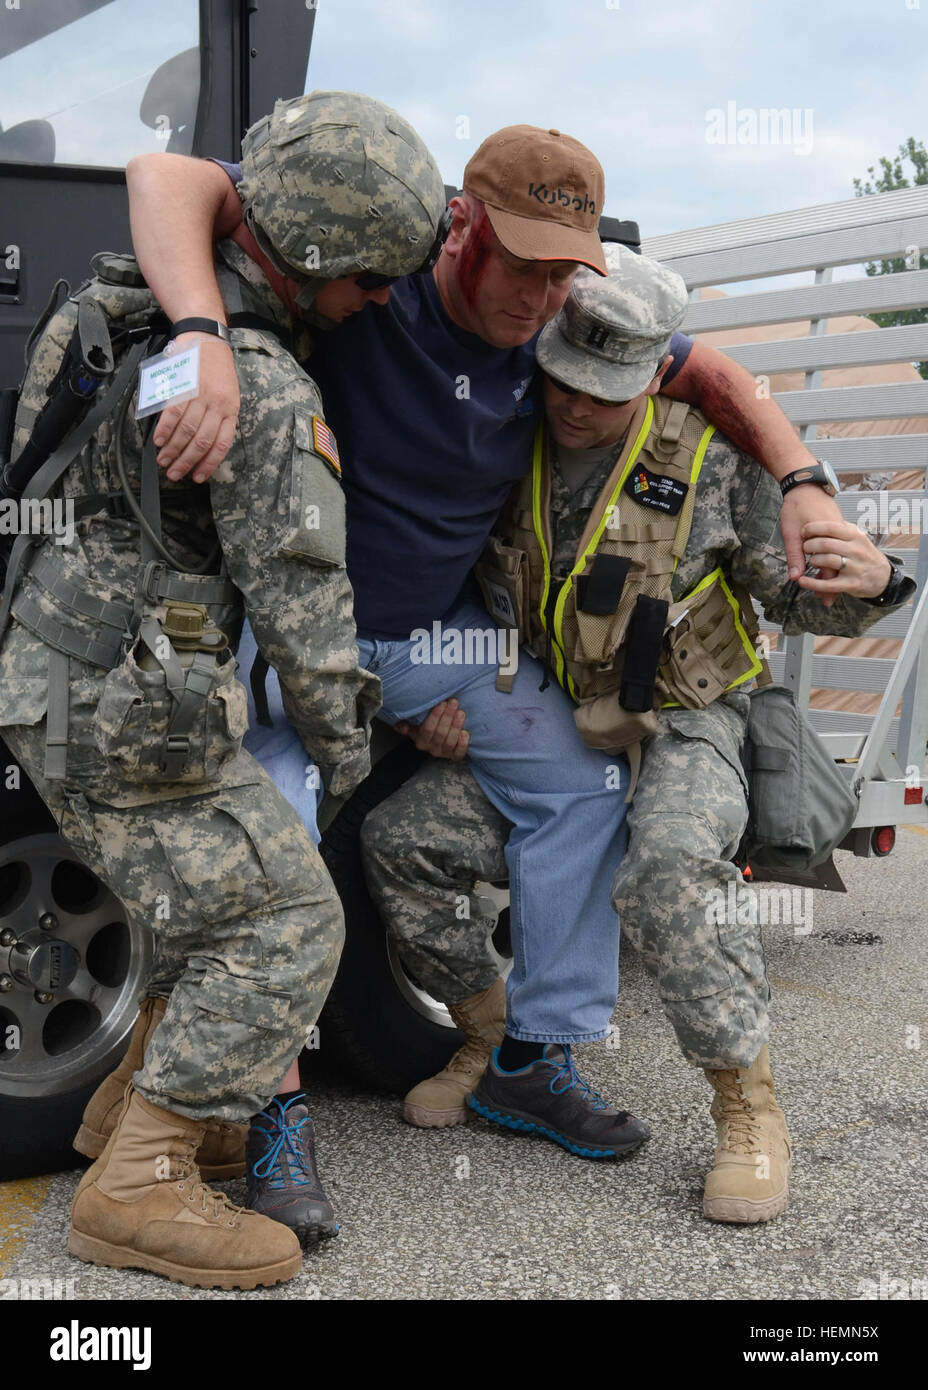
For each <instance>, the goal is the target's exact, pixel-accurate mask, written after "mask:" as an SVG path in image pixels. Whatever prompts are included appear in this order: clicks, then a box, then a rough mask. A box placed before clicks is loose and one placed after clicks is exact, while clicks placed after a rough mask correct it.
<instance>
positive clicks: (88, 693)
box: [3, 663, 344, 1122]
mask: <svg viewBox="0 0 928 1390" xmlns="http://www.w3.org/2000/svg"><path fill="white" fill-rule="evenodd" d="M72 665H73V663H72ZM92 684H93V682H92V681H91V680H90V678H87V677H85V678H83V679H82V681H81V682H80V683H79V686H85V687H88V688H87V689H83V690H81V689H80V688H79V687H74V686H72V701H71V711H72V719H71V730H70V739H71V742H70V744H69V768H70V766H71V763H72V761H73V762H74V763H75V764H76V765H78V766H79V765H80V764H81V762H82V759H81V753H82V751H83V752H85V753H86V755H87V756H86V758H85V760H84V767H83V775H81V776H80V780H73V779H72V780H70V781H69V782H67V783H61V782H57V781H55V782H49V781H47V780H46V778H45V777H44V775H43V771H42V769H43V764H44V757H45V721H44V719H43V720H42V721H41V722H40V723H37V724H35V725H34V726H32V727H26V726H25V725H16V726H13V727H8V728H4V730H3V736H4V738H5V739H6V741H7V744H8V746H9V748H10V752H11V753H12V755H13V757H14V758H16V760H17V761H18V762H19V763H20V764H21V766H22V767H23V768H24V770H25V771H26V772H27V774H28V775H29V777H30V778H31V780H32V782H33V783H34V785H35V787H36V790H37V791H38V792H39V794H40V795H41V796H42V797H43V799H44V800H45V802H46V803H47V805H48V806H49V807H50V808H51V810H52V811H53V813H54V814H55V816H56V818H57V819H58V821H59V824H60V828H61V833H62V835H63V836H64V838H65V840H67V842H68V844H70V845H71V846H72V847H73V849H74V850H75V852H76V853H77V854H78V855H79V857H80V858H81V859H82V860H83V861H84V863H85V864H86V865H87V866H88V867H89V868H90V869H92V870H93V872H94V873H95V874H97V875H98V876H99V877H100V878H101V879H103V881H104V882H105V883H107V884H108V886H109V887H110V888H111V889H112V890H113V892H114V893H115V894H116V895H117V896H118V897H119V898H120V899H121V901H122V902H123V904H124V905H125V908H126V910H127V912H128V914H129V916H130V918H131V919H132V921H133V922H134V923H137V924H139V925H141V926H144V927H147V928H149V929H150V930H151V931H152V932H153V933H154V935H155V938H156V958H155V966H154V974H153V977H152V978H151V979H150V982H149V992H150V993H164V994H169V995H170V998H169V1002H168V1006H167V1010H166V1012H165V1015H164V1018H163V1020H162V1021H161V1023H160V1024H159V1026H158V1029H157V1031H156V1032H155V1034H154V1035H153V1037H152V1039H151V1042H150V1043H149V1046H148V1049H147V1051H146V1053H145V1060H144V1065H143V1067H142V1070H141V1071H140V1072H136V1074H135V1085H136V1088H137V1089H138V1090H139V1091H140V1093H141V1094H142V1095H143V1096H144V1097H145V1098H146V1099H147V1100H149V1101H151V1102H152V1103H153V1104H155V1105H160V1106H162V1107H164V1108H166V1109H169V1110H175V1111H177V1112H179V1113H180V1114H183V1115H189V1116H191V1117H193V1118H195V1119H205V1118H207V1117H209V1116H216V1117H217V1118H220V1119H223V1120H229V1121H238V1122H243V1121H247V1120H248V1119H249V1118H250V1117H251V1116H252V1115H253V1114H255V1113H256V1112H257V1111H258V1110H261V1109H263V1107H264V1106H265V1105H266V1104H267V1103H268V1101H269V1099H270V1098H271V1096H272V1095H273V1094H274V1092H275V1090H276V1088H277V1086H278V1084H279V1082H280V1080H281V1078H282V1077H283V1075H284V1073H285V1072H286V1070H287V1067H288V1066H289V1064H290V1062H291V1061H292V1060H293V1058H294V1057H295V1056H296V1054H297V1053H298V1052H299V1051H300V1048H301V1047H302V1046H303V1042H304V1039H305V1037H306V1035H307V1033H308V1031H309V1029H310V1028H311V1027H312V1026H313V1024H314V1023H315V1021H316V1019H317V1017H318V1016H319V1012H320V1010H321V1009H322V1005H323V1003H324V1001H325V998H326V995H327V994H328V992H329V988H330V986H331V983H332V980H333V979H334V977H335V971H336V968H337V966H338V960H339V956H340V953H341V946H342V941H343V939H344V918H343V914H342V909H341V904H340V902H339V899H338V895H337V894H336V892H335V888H334V885H333V884H332V881H331V879H330V878H329V875H328V871H327V870H326V868H325V866H324V865H323V863H322V861H321V859H320V857H319V854H318V851H317V850H316V848H315V847H314V845H313V844H312V841H311V840H310V839H309V836H308V835H307V833H306V830H305V828H304V826H303V823H302V821H301V820H300V818H299V816H298V815H297V813H296V811H294V810H293V808H292V807H291V806H290V804H289V803H288V802H287V801H285V800H284V798H283V797H282V796H281V795H280V793H279V792H278V791H277V789H276V787H275V786H274V784H273V782H271V780H270V778H269V777H268V776H267V775H266V774H265V773H264V772H263V771H262V769H261V768H260V766H259V765H258V764H257V763H256V762H255V760H254V759H253V758H252V757H251V756H250V755H249V754H248V753H245V752H241V753H239V754H237V755H236V756H235V757H233V758H231V759H230V760H229V761H228V762H227V763H226V764H225V766H224V768H223V774H222V780H221V782H219V783H216V784H212V785H210V786H209V787H204V788H203V790H202V792H199V793H198V792H197V789H196V788H195V787H194V788H193V789H192V790H191V788H189V787H188V788H185V790H186V791H187V793H188V794H187V795H184V796H176V795H172V792H173V791H174V789H171V788H169V789H165V788H164V787H156V788H152V790H151V795H150V797H149V799H148V800H146V799H145V793H146V788H145V787H141V786H139V785H131V786H130V785H128V784H120V783H119V782H118V781H117V780H115V779H110V780H106V779H103V780H101V779H100V777H99V768H97V769H96V772H97V775H96V776H92V775H88V774H89V773H90V769H91V766H92V761H93V756H94V755H93V753H91V752H90V751H89V749H84V748H83V736H84V735H85V734H86V733H87V719H86V715H87V713H88V711H89V710H90V709H92V706H93V703H94V702H93V699H92V695H93V691H92V688H90V687H92ZM72 753H73V754H74V757H73V759H72V756H71V755H72ZM127 802H128V803H133V804H125V803H127ZM119 803H122V804H119Z"/></svg>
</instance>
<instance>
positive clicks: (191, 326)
mask: <svg viewBox="0 0 928 1390" xmlns="http://www.w3.org/2000/svg"><path fill="white" fill-rule="evenodd" d="M182 333H212V334H213V336H214V337H216V338H221V339H222V341H223V342H224V343H228V344H229V346H230V347H231V346H232V339H231V338H230V336H229V330H228V328H226V326H225V324H224V323H220V322H219V320H218V319H196V318H194V319H178V320H177V322H176V323H172V324H171V337H172V338H179V337H180V335H181V334H182Z"/></svg>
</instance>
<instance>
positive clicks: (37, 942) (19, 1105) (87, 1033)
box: [0, 747, 152, 1181]
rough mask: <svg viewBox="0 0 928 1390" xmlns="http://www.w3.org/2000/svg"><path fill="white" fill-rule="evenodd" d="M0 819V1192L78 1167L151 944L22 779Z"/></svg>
mask: <svg viewBox="0 0 928 1390" xmlns="http://www.w3.org/2000/svg"><path fill="white" fill-rule="evenodd" d="M5 752H6V749H5V748H2V747H0V754H2V753H5ZM0 810H2V811H3V813H4V814H3V819H2V824H3V827H4V832H3V833H4V834H5V835H7V837H8V838H7V839H6V842H5V843H3V844H0V1134H2V1135H3V1142H2V1145H0V1181H7V1180H9V1179H12V1178H23V1177H31V1176H32V1175H34V1174H36V1173H49V1172H56V1171H58V1170H60V1169H65V1168H74V1167H77V1166H79V1165H81V1164H82V1163H84V1162H85V1161H86V1160H84V1159H82V1158H81V1157H80V1155H79V1154H77V1153H76V1152H75V1150H74V1149H73V1148H72V1147H71V1140H72V1138H73V1136H74V1134H75V1133H76V1131H77V1127H78V1125H79V1123H80V1118H81V1114H82V1112H83V1109H84V1106H85V1105H86V1103H87V1101H88V1099H89V1098H90V1096H91V1095H92V1093H93V1092H94V1090H95V1089H96V1087H97V1086H98V1085H99V1084H100V1082H101V1081H102V1080H103V1078H104V1077H105V1076H107V1075H108V1074H109V1073H110V1072H111V1071H113V1069H114V1068H115V1067H116V1066H117V1065H118V1063H119V1061H120V1059H121V1058H122V1055H123V1053H124V1052H125V1050H126V1046H127V1044H128V1041H129V1034H130V1032H131V1030H132V1026H133V1024H134V1022H135V1018H136V1015H137V1012H138V1007H137V1002H136V1000H137V994H138V991H139V988H140V985H141V982H142V981H143V980H144V978H145V975H146V974H147V972H148V966H149V962H150V959H151V948H152V938H151V934H150V933H149V932H148V931H146V930H144V929H142V928H138V927H133V926H130V925H129V923H128V919H127V917H126V913H125V910H124V909H123V907H122V904H121V903H120V901H119V899H118V898H117V897H116V896H115V894H113V893H111V892H110V890H109V889H108V888H107V887H106V886H105V884H103V883H102V882H101V881H100V880H99V879H98V878H96V877H95V875H93V874H92V873H91V872H90V871H89V870H88V869H87V868H86V867H85V866H84V865H83V864H82V863H81V861H80V860H79V859H78V857H77V855H76V854H75V853H74V851H73V850H72V849H71V848H70V847H69V846H68V845H67V844H65V842H64V840H62V839H61V837H60V836H59V835H58V834H57V833H56V828H55V823H54V820H53V818H52V816H51V815H50V814H49V812H48V811H47V810H46V808H45V807H44V805H43V803H42V802H41V800H40V799H39V798H38V797H37V796H36V794H35V792H34V790H33V788H32V787H31V786H27V784H26V781H25V779H23V785H22V787H21V789H19V790H17V791H15V792H10V791H7V790H2V791H0ZM14 826H15V835H14V834H11V831H12V830H13V827H14ZM50 918H53V919H54V922H53V924H52V925H50ZM43 919H44V924H43ZM75 952H76V956H75ZM55 971H61V976H60V977H59V980H63V981H64V982H63V983H59V981H58V980H56V979H55V978H54V976H53V972H55ZM72 972H73V973H72ZM37 984H38V985H39V986H40V987H41V986H45V985H51V986H53V989H52V990H51V991H44V992H51V993H52V998H51V1000H50V1001H49V1002H47V1003H41V1002H39V1000H38V998H37V993H41V992H43V991H42V990H41V988H40V989H39V990H38V991H37V989H36V985H37Z"/></svg>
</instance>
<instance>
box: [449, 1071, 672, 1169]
mask: <svg viewBox="0 0 928 1390" xmlns="http://www.w3.org/2000/svg"><path fill="white" fill-rule="evenodd" d="M498 1061H499V1048H496V1049H495V1050H494V1052H493V1056H492V1058H491V1059H490V1063H489V1066H488V1067H487V1069H486V1071H485V1072H484V1073H483V1076H482V1077H481V1079H480V1081H479V1082H478V1083H477V1088H476V1090H475V1091H474V1093H473V1095H471V1096H470V1097H469V1098H468V1104H469V1105H470V1108H471V1109H472V1110H476V1112H477V1114H478V1115H482V1116H483V1117H484V1119H486V1120H492V1121H493V1123H494V1124H497V1125H503V1126H504V1127H505V1128H506V1129H515V1130H520V1131H521V1132H522V1133H524V1134H543V1135H544V1136H545V1137H546V1138H547V1139H553V1140H554V1141H555V1143H557V1144H560V1145H562V1147H563V1148H565V1149H569V1150H570V1152H571V1153H574V1154H579V1155H580V1157H581V1158H620V1157H621V1156H622V1155H623V1154H629V1153H632V1152H633V1150H635V1149H637V1148H639V1147H640V1146H641V1145H642V1144H643V1143H644V1142H645V1140H646V1139H649V1138H650V1136H651V1131H650V1129H649V1128H648V1126H647V1125H646V1124H645V1123H644V1121H643V1120H636V1119H635V1116H634V1115H630V1114H629V1113H628V1111H627V1110H616V1109H615V1107H614V1106H612V1105H610V1104H609V1103H608V1101H605V1100H603V1098H602V1096H601V1095H600V1094H599V1092H598V1091H594V1090H593V1088H592V1087H591V1086H589V1085H588V1084H587V1083H586V1082H585V1081H584V1080H583V1078H582V1077H581V1076H579V1075H578V1074H577V1069H576V1067H575V1066H574V1061H573V1058H572V1057H571V1055H570V1048H569V1047H568V1046H567V1045H566V1044H564V1045H562V1044H561V1043H548V1045H547V1047H546V1048H545V1051H544V1056H543V1057H541V1058H539V1060H538V1061H537V1062H532V1063H531V1065H530V1066H527V1067H522V1068H521V1069H520V1070H519V1071H501V1070H500V1067H499V1065H498Z"/></svg>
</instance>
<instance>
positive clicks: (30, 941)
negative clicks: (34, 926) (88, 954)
mask: <svg viewBox="0 0 928 1390" xmlns="http://www.w3.org/2000/svg"><path fill="white" fill-rule="evenodd" d="M80 964H81V958H80V954H79V952H77V951H76V950H75V949H74V947H73V946H72V945H71V944H70V942H68V941H62V940H61V938H60V937H53V938H52V939H51V941H49V939H48V937H47V936H41V937H34V936H32V934H31V933H30V934H28V935H27V936H24V937H23V938H21V939H20V940H19V941H17V942H16V944H15V945H14V946H12V947H11V948H10V963H9V971H10V974H11V975H12V976H13V977H14V978H15V979H17V980H18V981H19V983H20V984H21V985H26V986H27V988H31V989H36V990H39V991H41V992H42V993H43V994H54V993H55V991H56V990H59V989H66V988H67V987H68V985H70V984H71V982H72V981H73V980H74V977H75V976H76V974H77V972H78V970H79V969H80Z"/></svg>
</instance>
